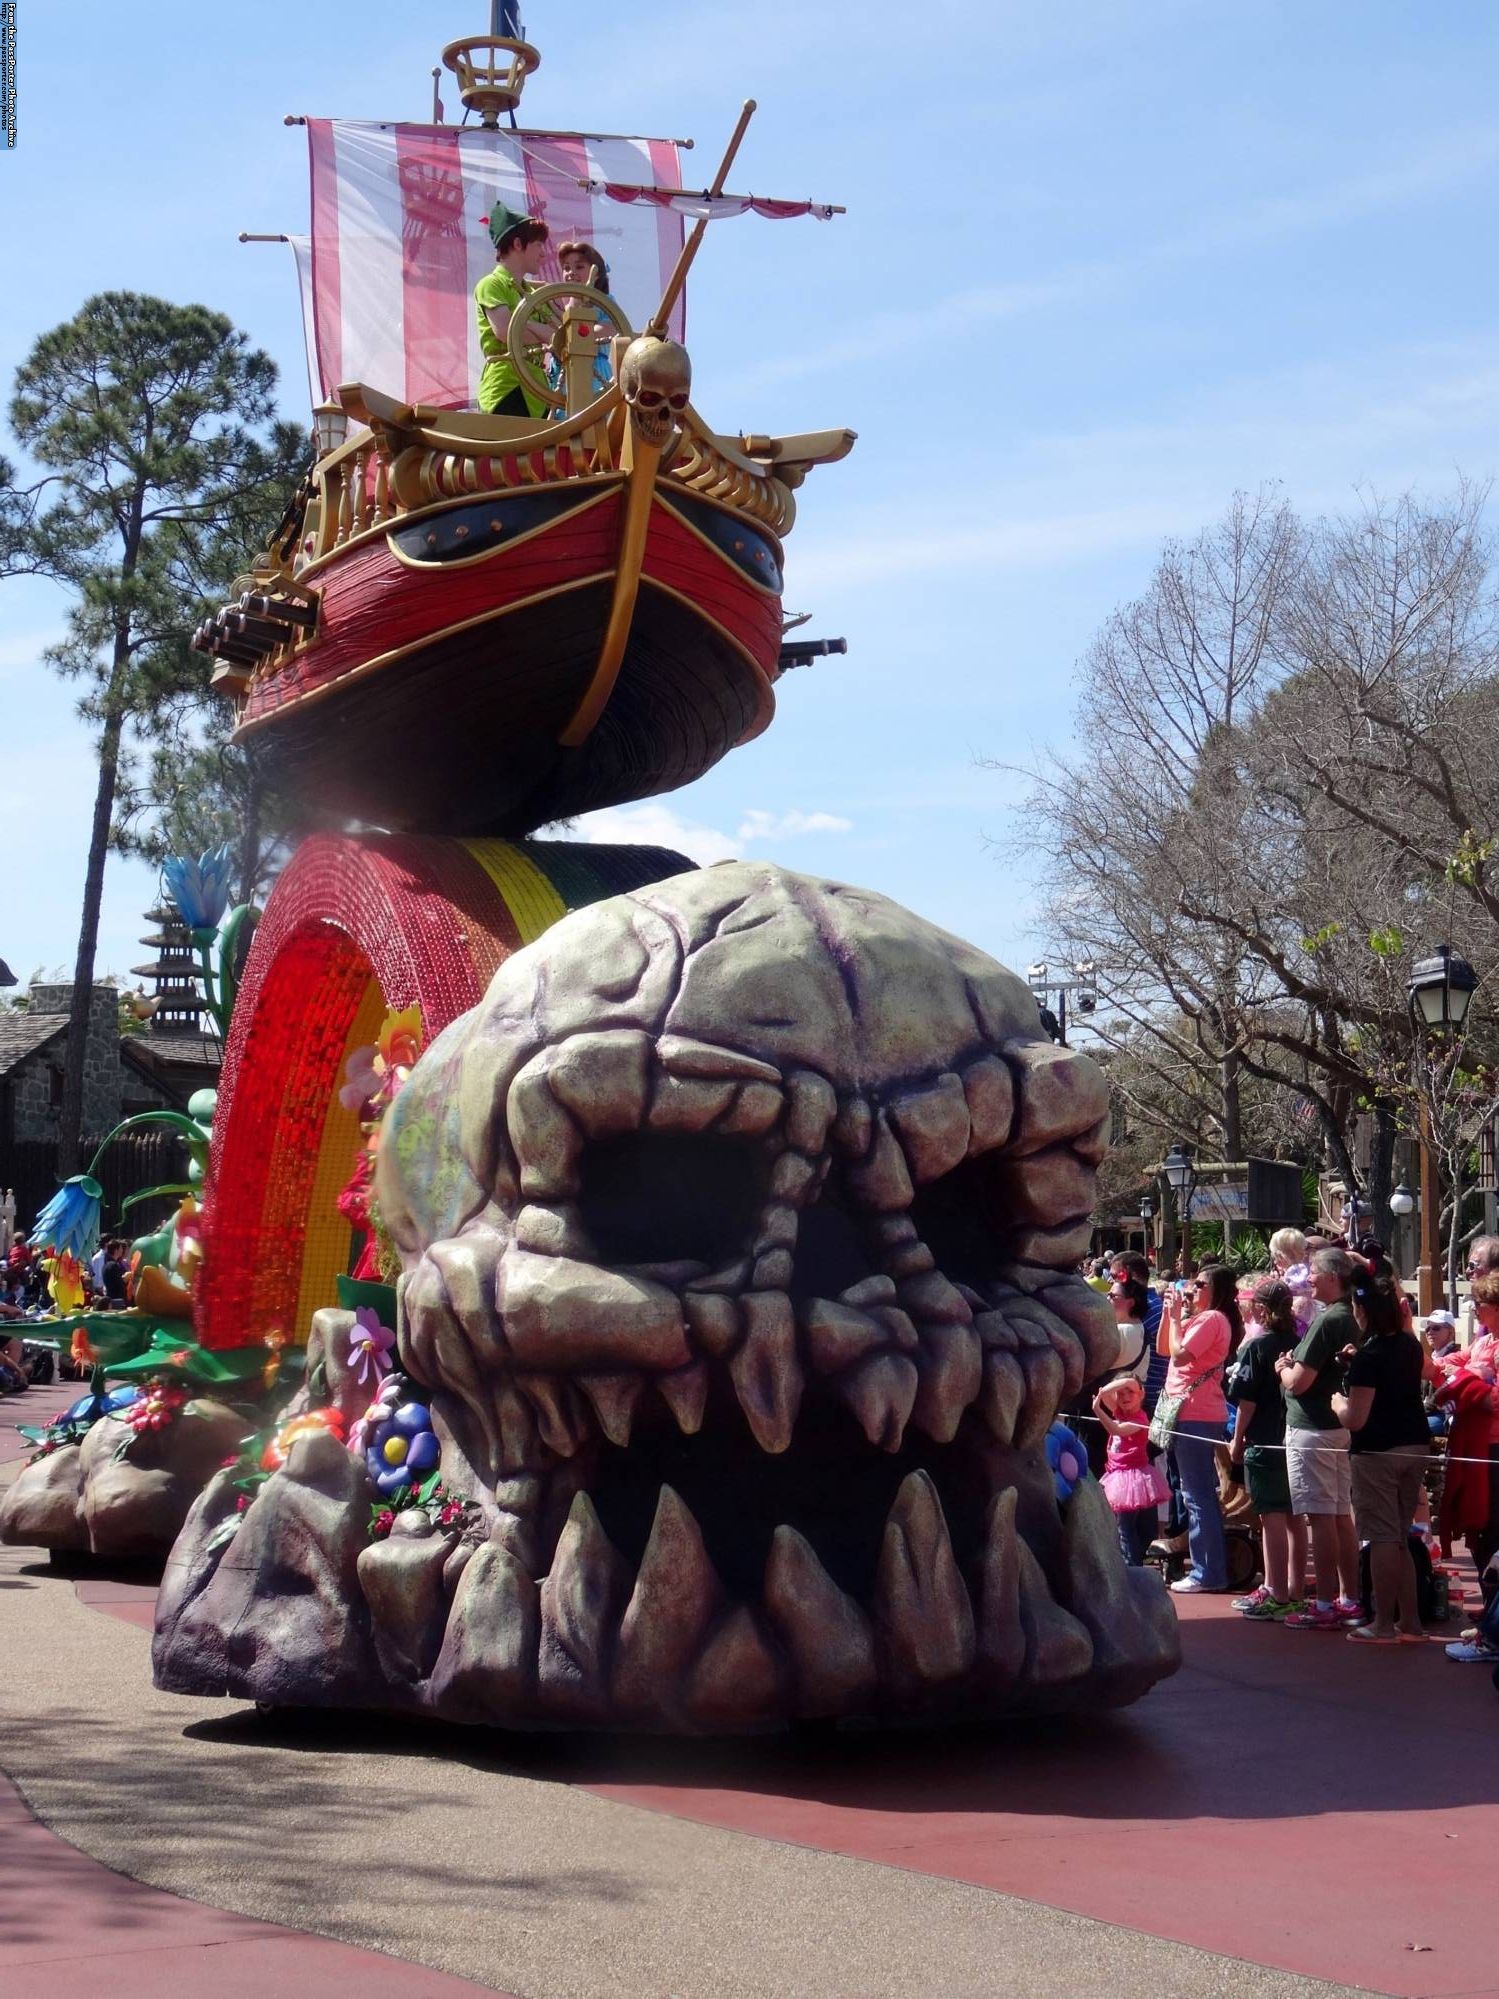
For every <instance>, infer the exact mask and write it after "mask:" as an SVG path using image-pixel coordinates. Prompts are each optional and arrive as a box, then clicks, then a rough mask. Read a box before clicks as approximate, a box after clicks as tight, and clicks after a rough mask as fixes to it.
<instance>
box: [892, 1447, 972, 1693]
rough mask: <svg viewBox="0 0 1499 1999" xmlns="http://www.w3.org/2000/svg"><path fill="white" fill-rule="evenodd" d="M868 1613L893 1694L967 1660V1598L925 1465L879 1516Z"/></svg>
mask: <svg viewBox="0 0 1499 1999" xmlns="http://www.w3.org/2000/svg"><path fill="white" fill-rule="evenodd" d="M874 1616H875V1626H876V1629H877V1630H878V1633H879V1639H880V1652H881V1662H882V1667H883V1677H884V1678H885V1680H886V1682H887V1683H888V1684H889V1685H890V1686H891V1687H892V1688H893V1689H894V1690H895V1691H896V1692H897V1693H899V1694H919V1693H923V1692H925V1691H927V1690H928V1689H930V1688H933V1687H935V1686H939V1685H941V1684H942V1683H943V1682H944V1681H950V1680H956V1679H960V1678H961V1677H962V1676H963V1674H965V1673H966V1672H967V1671H968V1669H969V1667H970V1666H971V1665H972V1664H973V1657H974V1643H975V1639H974V1624H973V1605H972V1603H971V1602H970V1601H969V1596H968V1591H967V1588H966V1587H965V1585H964V1582H963V1578H962V1576H960V1575H959V1573H958V1565H957V1562H956V1561H955V1560H954V1558H953V1551H952V1541H951V1539H950V1537H949V1535H948V1531H947V1519H946V1516H945V1515H944V1513H943V1511H942V1502H941V1500H940V1499H939V1498H938V1497H937V1488H936V1487H935V1486H934V1485H933V1484H932V1481H931V1479H930V1478H929V1477H928V1475H927V1474H926V1473H925V1472H922V1471H913V1472H911V1473H910V1474H909V1475H908V1476H907V1477H906V1479H905V1480H904V1482H903V1483H902V1485H901V1488H900V1491H899V1492H898V1493H897V1494H896V1498H895V1504H894V1505H893V1506H892V1507H891V1509H890V1517H889V1519H888V1520H887V1521H886V1523H885V1538H884V1542H883V1544H882V1546H881V1548H880V1561H879V1574H878V1579H877V1581H876V1584H875V1603H874Z"/></svg>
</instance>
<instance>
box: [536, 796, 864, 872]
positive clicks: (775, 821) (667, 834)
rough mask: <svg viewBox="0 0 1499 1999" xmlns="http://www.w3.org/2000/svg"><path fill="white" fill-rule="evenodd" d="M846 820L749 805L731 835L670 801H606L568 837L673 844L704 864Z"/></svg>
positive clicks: (829, 829) (839, 827)
mask: <svg viewBox="0 0 1499 1999" xmlns="http://www.w3.org/2000/svg"><path fill="white" fill-rule="evenodd" d="M852 830H853V821H852V820H851V819H840V818H839V816H838V814H837V813H836V812H802V811H799V810H798V809H796V808H795V807H793V808H792V809H791V810H789V811H786V812H767V811H765V810H764V808H763V807H761V806H752V807H750V808H749V809H748V810H747V811H745V812H743V813H741V814H740V818H739V824H738V827H737V828H736V829H735V831H734V832H733V833H722V832H720V831H719V830H718V828H717V827H716V826H702V825H699V824H697V823H696V822H695V821H694V820H691V819H684V818H683V817H682V815H681V813H679V812H674V811H673V810H672V808H671V807H670V806H669V805H663V804H660V803H658V802H657V801H655V800H647V801H646V802H645V803H644V804H641V805H608V806H605V807H604V809H603V810H602V811H600V812H589V813H585V814H584V816H583V817H582V818H581V819H580V820H579V821H578V823H577V825H576V826H575V827H574V828H573V829H572V832H571V837H572V838H573V839H578V840H587V841H590V842H592V843H594V844H595V845H598V844H605V845H612V844H615V843H623V844H624V845H627V846H640V847H674V848H675V849H676V850H677V852H678V853H680V854H685V855H686V856H687V858H688V859H689V860H692V861H697V862H699V863H700V864H701V865H702V866H703V867H708V866H710V865H711V864H712V863H713V862H714V861H733V860H738V858H739V857H740V855H741V854H742V853H743V852H744V850H745V848H746V847H748V846H750V845H751V844H753V843H755V842H757V841H758V842H761V843H763V842H765V841H768V840H795V839H799V838H801V837H802V835H804V834H807V833H848V832H851V831H852Z"/></svg>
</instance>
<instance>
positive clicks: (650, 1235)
mask: <svg viewBox="0 0 1499 1999" xmlns="http://www.w3.org/2000/svg"><path fill="white" fill-rule="evenodd" d="M1107 1110H1108V1102H1107V1091H1106V1087H1105V1084H1104V1081H1103V1078H1102V1077H1101V1075H1100V1074H1099V1072H1098V1070H1097V1069H1096V1068H1094V1066H1093V1065H1092V1064H1091V1063H1089V1062H1088V1061H1087V1060H1086V1059H1085V1058H1084V1057H1082V1056H1080V1055H1077V1054H1074V1053H1072V1052H1070V1051H1068V1050H1066V1049H1061V1048H1056V1047H1053V1046H1052V1044H1051V1043H1050V1042H1049V1041H1047V1040H1046V1039H1045V1038H1044V1037H1043V1035H1042V1033H1041V1030H1040V1027H1039V1023H1038V1017H1037V1010H1036V1004H1035V1001H1034V999H1033V997H1032V996H1031V994H1030V993H1029V991H1028V990H1027V989H1026V987H1025V986H1024V985H1023V984H1022V983H1021V982H1020V981H1019V980H1018V979H1016V978H1015V977H1014V976H1013V975H1012V974H1010V973H1009V972H1007V971H1005V970H1004V969H1003V968H1002V967H1001V966H999V965H997V964H996V963H994V961H993V960H991V959H989V958H986V957H985V956H983V954H982V953H980V952H978V951H976V950H974V949H972V948H971V947H969V946H967V945H965V944H962V943H960V942H959V941H958V940H956V939H955V938H952V937H950V936H947V935H946V934H944V933H943V932H941V931H938V930H936V929H934V928H933V927H931V926H930V925H928V924H926V923H924V922H922V921H921V920H920V919H919V918H917V917H914V916H912V915H911V914H909V913H908V912H907V911H905V910H903V909H900V908H898V907H897V906H896V905H895V904H893V903H891V902H888V901H886V900H885V899H884V898H882V897H880V896H877V895H874V894H871V893H869V892H867V891H865V890H862V889H854V888H847V887H843V886H841V885H839V884H837V883H834V882H826V881H820V880H814V879H811V878H809V877H806V876H802V875H796V874H791V873H788V872H786V871H784V870H781V869H778V868H773V867H769V866H761V865H751V864H741V863H733V864H727V865H724V866H720V867H715V868H710V869H707V870H704V871H702V872H698V873H692V874H686V875H681V876H678V877H676V878H674V879H672V880H669V881H666V882H662V883H658V884H656V885H655V886H653V887H650V888H647V889H643V890H640V891H637V892H635V893H633V894H630V895H626V896H620V897H617V898H615V899H614V900H612V901H609V902H605V903H601V904H597V905H595V906H594V907H592V908H589V909H585V910H582V911H580V912H578V913H577V914H574V915H572V916H570V917H568V918H566V919H565V920H564V921H562V922H560V923H558V924H557V925H556V926H555V928H553V929H552V930H550V931H549V932H548V933H547V934H546V935H545V936H544V937H543V938H542V939H541V940H540V941H539V942H538V943H536V944H534V945H532V946H530V947H529V948H528V949H526V950H524V951H521V952H519V953H517V954H516V955H515V956H514V957H512V958H511V959H510V960H509V962H508V963H507V964H505V965H504V966H503V967H502V968H501V970H500V971H499V973H498V974H497V975H496V977H495V979H494V981H493V983H492V985H491V986H490V989H489V992H488V994H487V995H486V997H485V999H484V1001H483V1002H482V1003H481V1004H480V1005H479V1006H478V1007H476V1008H475V1009H474V1010H473V1011H472V1012H471V1013H469V1014H467V1015H465V1016H463V1017H462V1018H461V1019H459V1020H458V1021H456V1022H455V1023H454V1024H453V1025H452V1026H451V1027H450V1028H449V1029H448V1030H447V1031H446V1032H445V1033H444V1034H442V1035H441V1036H440V1037H439V1038H438V1039H437V1040H436V1041H435V1042H434V1043H433V1045H432V1046H431V1048H430V1049H429V1050H428V1051H427V1053H426V1054H425V1055H424V1056H423V1058H422V1059H421V1061H420V1062H419V1063H418V1065H417V1067H416V1069H415V1071H414V1072H413V1074H412V1077H411V1081H410V1082H409V1084H408V1085H407V1087H406V1089H405V1091H404V1093H403V1094H402V1095H401V1097H400V1098H399V1099H398V1101H397V1103H396V1105H395V1107H394V1110H393V1111H392V1114H391V1119H390V1122H389V1124H388V1127H387V1130H386V1135H385V1138H384V1141H383V1145H382V1149H381V1156H380V1167H379V1175H378V1186H377V1200H378V1204H379V1208H380V1211H381V1214H382V1216H383V1218H384V1221H385V1224H386V1226H387V1228H388V1229H389V1230H390V1232H391V1234H392V1235H393V1237H394V1239H395V1241H396V1243H397V1245H398V1247H399V1250H400V1254H401V1259H402V1263H403V1267H404V1274H403V1276H402V1279H401V1311H400V1318H401V1325H400V1329H399V1343H400V1354H401V1359H402V1363H403V1365H404V1367H405V1369H406V1370H407V1372H408V1373H409V1375H410V1376H411V1377H412V1378H413V1379H414V1380H415V1381H417V1382H418V1383H420V1384H421V1385H422V1387H423V1390H424V1392H425V1394H426V1395H427V1398H428V1401H429V1403H430V1408H431V1417H432V1422H433V1425H434V1428H435V1430H436V1432H437V1435H438V1437H439V1438H440V1440H441V1444H442V1465H443V1477H444V1481H445V1483H446V1485H447V1487H448V1488H449V1490H450V1491H451V1492H454V1493H457V1494H459V1495H461V1496H462V1497H463V1498H464V1499H466V1500H467V1501H469V1502H470V1504H469V1506H468V1508H467V1510H466V1513H465V1515H464V1519H465V1521H466V1531H465V1532H463V1533H462V1534H460V1533H459V1532H458V1531H457V1530H456V1528H454V1529H451V1530H449V1531H447V1532H444V1530H443V1528H442V1526H441V1524H440V1522H438V1521H435V1520H429V1519H428V1518H427V1517H426V1516H423V1517H422V1518H421V1519H420V1520H419V1521H418V1522H417V1523H416V1526H417V1531H416V1532H414V1533H411V1532H406V1533H401V1534H393V1535H392V1536H391V1537H390V1539H389V1540H387V1541H384V1542H381V1543H373V1544H368V1545H367V1544H366V1538H365V1537H366V1527H365V1522H366V1521H367V1518H368V1513H369V1500H370V1495H369V1492H368V1490H367V1489H366V1488H365V1485H364V1473H363V1470H362V1468H361V1466H360V1465H359V1463H358V1461H357V1460H356V1459H354V1458H352V1457H350V1456H349V1454H348V1453H347V1452H342V1453H341V1452H340V1450H339V1447H338V1446H337V1445H336V1443H335V1442H334V1441H333V1440H332V1439H331V1438H329V1437H328V1436H326V1435H323V1436H319V1437H316V1438H311V1439H307V1440H304V1441H303V1442H300V1443H298V1444H297V1445H295V1446H294V1447H293V1449H292V1451H291V1453H290V1456H289V1459H288V1463H287V1466H286V1469H285V1471H283V1472H280V1473H278V1474H277V1475H276V1476H275V1477H274V1478H272V1479H271V1480H270V1481H269V1482H268V1484H267V1485H266V1486H265V1487H264V1489H263V1491H262V1493H261V1496H260V1497H259V1498H258V1499H257V1500H256V1502H255V1505H254V1507H253V1508H252V1510H251V1512H250V1514H249V1515H248V1516H247V1524H246V1525H245V1526H244V1527H242V1528H241V1529H240V1531H239V1533H238V1534H237V1535H235V1536H234V1537H233V1539H232V1540H230V1541H229V1543H228V1549H227V1552H224V1551H223V1548H222V1535H216V1533H215V1529H216V1527H217V1526H218V1524H219V1522H220V1521H221V1520H222V1517H223V1514H224V1511H225V1508H226V1507H227V1505H228V1504H229V1503H230V1501H229V1498H228V1497H227V1493H226V1491H225V1490H220V1489H218V1488H216V1487H210V1489H209V1491H208V1492H207V1493H206V1494H205V1495H204V1498H203V1500H202V1501H200V1503H199V1507H198V1509H197V1511H196V1513H195V1515H194V1517H193V1518H192V1519H190V1520H189V1522H188V1525H187V1527H186V1529H185V1530H184V1533H183V1537H182V1539H181V1541H180V1542H179V1544H178V1547H177V1550H176V1551H175V1554H174V1558H173V1565H172V1568H171V1570H170V1571H169V1575H168V1580H167V1584H166V1586H165V1588H164V1591H163V1599H162V1609H161V1612H160V1618H159V1623H158V1632H157V1646H156V1664H157V1673H158V1678H159V1680H160V1681H161V1682H162V1683H163V1684H165V1685H169V1686H173V1687H178V1688H181V1689H183V1690H190V1691H196V1692H207V1691H214V1692H224V1691H228V1692H230V1693H235V1694H239V1695H242V1696H247V1697H251V1698H255V1699H260V1700H268V1701H279V1702H321V1701H327V1702H363V1703H369V1704H377V1705H380V1706H384V1707H390V1706H405V1707H409V1708H412V1709H416V1710H421V1711H427V1712H431V1713H435V1714H439V1715H443V1716H447V1717H450V1718H453V1719H460V1720H468V1721H476V1722H493V1723H500V1724H505V1725H510V1726H518V1727H545V1726H571V1725H578V1724H583V1725H590V1724H592V1725H607V1726H611V1727H628V1728H645V1729H677V1730H715V1729H748V1728H757V1727H764V1726H768V1725H775V1724H780V1723H785V1722H788V1721H791V1720H795V1719H797V1718H799V1717H833V1718H843V1717H847V1718H859V1719H873V1720H883V1721H888V1722H892V1723H899V1722H905V1721H913V1720H919V1721H931V1720H934V1719H947V1718H983V1717H987V1716H995V1715H1001V1714H1006V1713H1013V1712H1027V1711H1036V1710H1044V1709H1054V1708H1067V1707H1076V1706H1083V1705H1089V1704H1117V1703H1119V1702H1123V1701H1126V1700H1131V1699H1133V1698H1135V1697H1136V1696H1138V1695H1139V1694H1140V1693H1142V1692H1143V1691H1144V1690H1145V1689H1146V1688H1147V1687H1149V1686H1150V1685H1151V1684H1152V1683H1153V1682H1154V1681H1155V1680H1157V1679H1159V1678H1160V1677H1162V1676H1163V1675H1164V1674H1166V1673H1169V1672H1171V1671H1172V1670H1173V1669H1174V1668H1175V1666H1176V1664H1177V1661H1178V1649H1177V1638H1176V1628H1175V1620H1174V1617H1173V1614H1172V1610H1171V1606H1170V1605H1169V1603H1168V1601H1167V1600H1166V1598H1165V1596H1164V1594H1163V1592H1162V1589H1161V1585H1160V1582H1159V1580H1158V1578H1157V1577H1156V1576H1155V1575H1154V1574H1153V1573H1148V1572H1145V1571H1141V1570H1129V1569H1126V1568H1125V1566H1124V1564H1123V1562H1122V1560H1121V1557H1120V1555H1119V1551H1118V1546H1117V1541H1116V1538H1115V1533H1114V1527H1113V1520H1112V1516H1111V1515H1110V1513H1109V1510H1108V1507H1107V1505H1106V1503H1105V1502H1104V1500H1103V1498H1102V1496H1101V1495H1100V1493H1099V1491H1098V1488H1097V1487H1096V1485H1094V1484H1093V1482H1092V1481H1091V1480H1088V1479H1084V1480H1083V1481H1082V1482H1081V1483H1080V1484H1078V1485H1077V1486H1076V1488H1075V1489H1074V1490H1073V1491H1071V1493H1070V1494H1069V1496H1067V1497H1065V1498H1061V1497H1059V1496H1058V1495H1059V1486H1058V1483H1057V1481H1056V1480H1055V1479H1054V1477H1053V1474H1052V1472H1051V1470H1050V1468H1049V1467H1048V1464H1047V1460H1046V1454H1045V1449H1044V1443H1045V1438H1046V1433H1047V1430H1048V1428H1049V1426H1050V1425H1051V1424H1052V1422H1053V1421H1054V1419H1055V1417H1056V1415H1057V1411H1058V1408H1059V1406H1060V1405H1061V1404H1062V1403H1063V1402H1064V1401H1066V1400H1067V1399H1068V1398H1070V1397H1073V1396H1075V1395H1076V1394H1077V1392H1078V1391H1079V1390H1080V1389H1081V1388H1082V1387H1083V1386H1084V1384H1085V1383H1086V1382H1088V1381H1089V1380H1090V1379H1092V1378H1094V1377H1096V1376H1097V1375H1099V1374H1100V1373H1101V1372H1102V1371H1103V1370H1104V1368H1105V1367H1106V1366H1107V1365H1108V1364H1109V1362H1110V1361H1111V1360H1112V1358H1113V1354H1114V1351H1115V1348H1116V1344H1117V1335H1116V1333H1115V1328H1114V1322H1113V1315H1112V1313H1111V1312H1110V1310H1109V1308H1108V1306H1107V1304H1106V1302H1105V1301H1104V1300H1102V1299H1101V1298H1099V1296H1098V1295H1097V1294H1096V1293H1095V1292H1093V1291H1092V1290H1091V1289H1089V1287H1088V1286H1086V1285H1085V1284H1083V1283H1082V1282H1081V1280H1080V1279H1079V1278H1077V1277H1076V1276H1075V1275H1074V1274H1072V1273H1073V1270H1074V1267H1075V1264H1076V1261H1077V1259H1078V1258H1079V1257H1080V1256H1081V1255H1082V1254H1083V1253H1084V1251H1085V1250H1086V1248H1087V1245H1088V1239H1089V1212H1090V1209H1091V1207H1092V1200H1093V1185H1094V1176H1095V1171H1096V1168H1097V1164H1098V1161H1099V1159H1100V1157H1101V1156H1102V1153H1103V1150H1104V1146H1105V1142H1106V1130H1107ZM320 1317H321V1318H322V1319H323V1320H324V1321H332V1320H336V1319H337V1317H338V1315H336V1314H324V1315H320ZM334 1331H336V1328H333V1327H331V1326H329V1325H324V1327H323V1328H322V1332H321V1335H320V1336H321V1337H322V1338H323V1339H324V1341H325V1343H326V1342H327V1341H328V1340H330V1339H331V1337H332V1334H333V1332H334ZM317 1337H319V1335H315V1339H316V1338H317ZM216 1543H217V1545H216Z"/></svg>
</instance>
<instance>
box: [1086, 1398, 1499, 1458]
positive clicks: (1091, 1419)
mask: <svg viewBox="0 0 1499 1999" xmlns="http://www.w3.org/2000/svg"><path fill="white" fill-rule="evenodd" d="M1060 1420H1061V1421H1062V1422H1065V1423H1096V1424H1097V1425H1098V1427H1099V1428H1100V1429H1103V1427H1104V1423H1103V1419H1102V1417H1100V1416H1092V1415H1088V1416H1085V1415H1083V1414H1082V1412H1081V1411H1076V1412H1069V1413H1068V1414H1066V1415H1064V1416H1063V1417H1061V1418H1060ZM1188 1420H1189V1421H1190V1420H1192V1419H1191V1418H1189V1419H1188ZM1145 1427H1146V1426H1145V1424H1143V1423H1142V1424H1141V1425H1140V1428H1141V1429H1142V1430H1143V1429H1144V1428H1145ZM1317 1434H1318V1433H1317V1432H1316V1431H1315V1430H1310V1431H1308V1432H1307V1435H1308V1436H1316V1435H1317ZM1328 1434H1329V1435H1331V1434H1332V1433H1331V1432H1329V1433H1328ZM1343 1434H1344V1435H1345V1436H1352V1434H1353V1432H1352V1431H1344V1433H1343ZM1186 1441H1187V1442H1188V1443H1189V1444H1211V1445H1212V1446H1213V1449H1214V1450H1215V1451H1216V1450H1225V1451H1226V1450H1227V1449H1228V1448H1229V1444H1230V1442H1231V1439H1230V1438H1229V1436H1228V1435H1227V1433H1226V1432H1225V1434H1224V1437H1223V1439H1222V1442H1221V1444H1220V1443H1219V1442H1218V1441H1217V1440H1216V1439H1214V1438H1212V1437H1193V1436H1189V1437H1188V1438H1187V1440H1186ZM1432 1442H1433V1443H1434V1442H1435V1439H1433V1440H1432ZM1254 1448H1255V1449H1256V1450H1257V1451H1279V1452H1280V1453H1281V1454H1282V1456H1284V1455H1285V1451H1286V1446H1285V1445H1284V1444H1256V1445H1255V1447H1254ZM1393 1448H1394V1449H1395V1450H1399V1451H1416V1450H1419V1449H1420V1448H1421V1447H1420V1445H1419V1444H1396V1445H1394V1446H1393ZM1494 1449H1495V1450H1496V1451H1499V1444H1496V1445H1495V1446H1494ZM1426 1452H1427V1456H1428V1457H1430V1456H1431V1455H1432V1449H1431V1444H1428V1445H1427V1447H1426ZM1374 1455H1383V1453H1377V1454H1374ZM1441 1462H1442V1463H1443V1464H1444V1465H1490V1466H1492V1464H1493V1458H1492V1456H1490V1457H1487V1458H1455V1457H1453V1455H1452V1453H1451V1452H1450V1451H1444V1452H1443V1453H1442V1455H1441Z"/></svg>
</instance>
